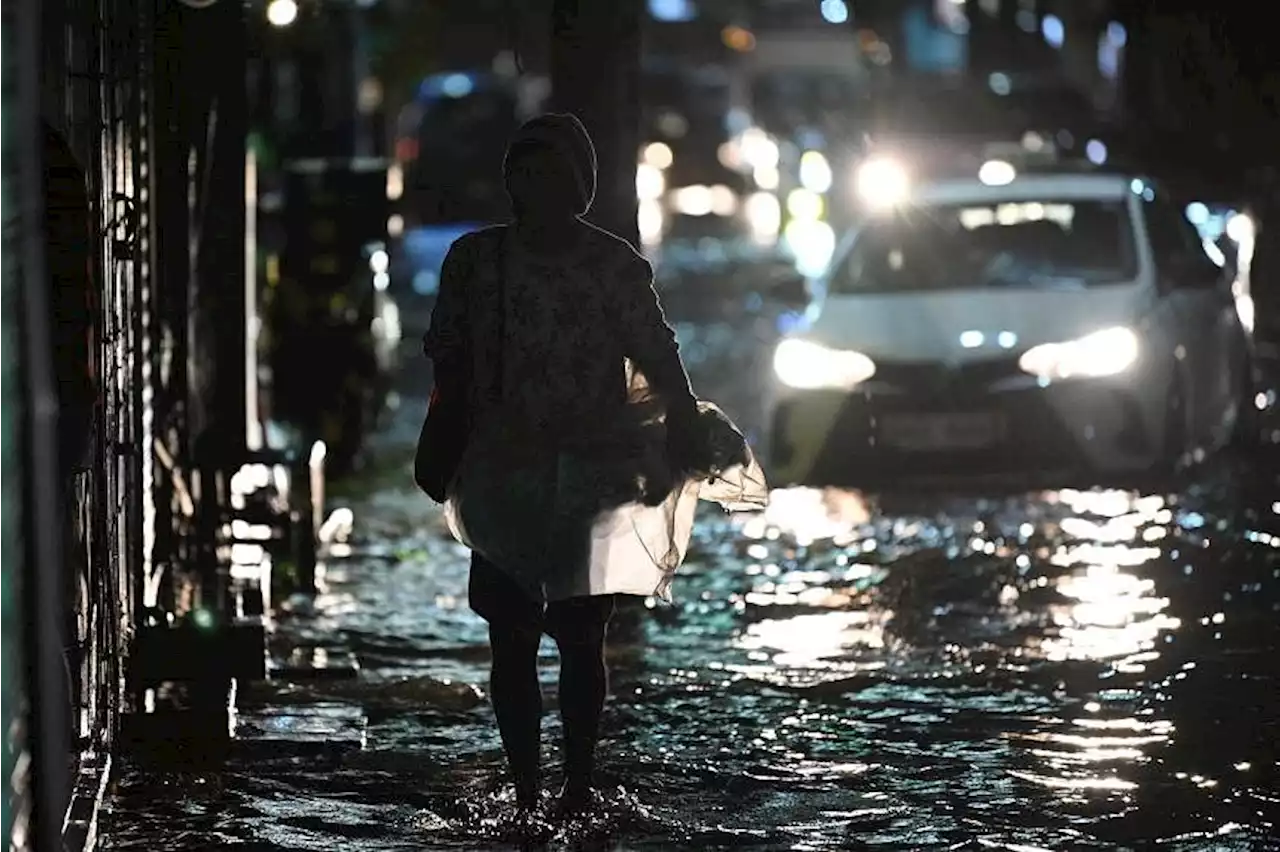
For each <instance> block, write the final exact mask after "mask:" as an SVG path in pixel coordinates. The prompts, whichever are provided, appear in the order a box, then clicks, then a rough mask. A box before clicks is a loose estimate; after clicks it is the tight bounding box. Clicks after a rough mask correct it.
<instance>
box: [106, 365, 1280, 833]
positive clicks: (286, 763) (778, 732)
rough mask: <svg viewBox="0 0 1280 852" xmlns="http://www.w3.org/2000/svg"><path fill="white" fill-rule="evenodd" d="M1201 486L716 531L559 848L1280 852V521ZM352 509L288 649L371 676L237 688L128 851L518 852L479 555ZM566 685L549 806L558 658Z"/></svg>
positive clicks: (691, 569)
mask: <svg viewBox="0 0 1280 852" xmlns="http://www.w3.org/2000/svg"><path fill="white" fill-rule="evenodd" d="M701 386H704V385H700V387H701ZM708 395H709V396H712V397H713V398H715V395H714V394H708ZM420 412H421V409H420V408H418V409H416V410H414V407H413V406H411V405H406V406H405V407H404V410H403V411H402V413H401V416H400V417H399V418H398V419H397V421H396V422H397V423H398V424H399V429H398V430H397V429H393V430H391V432H389V433H388V435H389V437H387V436H384V442H383V445H382V449H383V452H384V456H385V457H388V458H395V455H396V452H397V451H398V452H401V453H403V452H404V451H405V448H406V446H407V440H406V435H411V433H412V431H413V427H414V426H416V422H415V417H416V416H418V415H420ZM397 448H398V449H397ZM1251 477H1252V478H1251ZM1198 480H1199V481H1198V483H1197V484H1195V485H1192V486H1188V487H1187V488H1185V489H1182V490H1181V491H1180V492H1179V493H1177V494H1173V495H1165V494H1156V493H1149V494H1139V493H1131V492H1123V491H1088V492H1082V491H1069V490H1060V491H1050V492H1044V493H1035V494H1026V495H1021V496H1017V497H1012V498H1001V499H987V500H979V499H949V500H942V501H934V502H932V503H927V502H923V501H922V502H921V503H920V504H919V505H898V506H889V505H879V504H877V502H876V501H875V500H874V499H871V498H867V497H864V496H863V495H859V494H856V493H848V492H828V493H825V494H824V493H821V492H816V491H781V492H776V493H775V495H774V500H773V504H772V506H771V508H770V510H769V511H768V512H767V513H765V514H761V515H747V516H739V517H732V518H731V517H725V516H721V515H717V514H715V513H709V514H707V515H706V516H705V517H704V518H703V519H702V520H701V521H700V523H699V525H698V527H697V530H696V540H695V544H694V547H693V550H692V552H691V554H690V557H689V560H688V563H687V566H686V568H685V569H684V573H683V576H682V579H680V580H679V581H678V583H677V586H676V594H677V602H676V603H675V604H674V605H673V606H657V607H651V608H646V607H645V606H643V605H641V606H640V607H638V608H636V609H633V610H631V611H630V612H628V613H627V614H625V615H624V617H623V618H621V619H620V621H619V627H618V631H617V633H618V636H617V637H616V642H615V645H614V649H613V684H612V699H611V703H610V707H609V710H608V711H607V713H608V715H607V721H606V731H607V733H606V737H605V740H604V742H603V745H602V756H601V761H602V765H601V778H602V780H603V781H604V782H605V793H606V796H605V807H604V810H603V811H602V812H601V813H600V814H597V815H595V816H594V817H593V818H591V819H589V820H584V821H576V822H572V823H563V822H559V823H557V822H554V821H552V822H550V823H549V824H548V825H547V826H545V827H542V828H540V829H539V832H540V835H539V839H540V840H541V841H545V842H547V844H548V848H553V849H558V848H565V849H567V848H599V849H696V850H704V849H705V850H710V849H730V848H733V849H738V848H752V849H780V850H781V849H862V848H867V849H871V848H875V849H1006V850H1021V852H1029V850H1068V849H1070V850H1074V849H1129V848H1131V849H1142V848H1151V847H1156V846H1158V847H1159V848H1165V849H1170V850H1254V849H1268V848H1280V841H1277V840H1276V838H1277V837H1280V825H1277V820H1278V819H1280V783H1278V779H1277V770H1276V765H1277V746H1276V743H1277V742H1280V700H1277V696H1280V682H1278V681H1280V662H1278V661H1280V514H1278V513H1280V503H1277V502H1273V501H1277V500H1280V490H1278V489H1277V488H1275V487H1274V482H1273V481H1272V482H1271V483H1267V482H1262V481H1260V480H1259V479H1258V478H1257V476H1256V473H1254V474H1249V475H1247V472H1246V471H1244V470H1242V469H1241V468H1240V467H1239V466H1234V465H1231V464H1227V463H1223V464H1221V465H1217V466H1211V467H1210V468H1209V469H1208V470H1206V471H1205V472H1203V473H1202V474H1201V475H1200V476H1199V478H1198ZM335 502H336V501H335ZM343 503H344V504H345V505H347V506H349V507H350V508H351V510H352V513H351V518H352V521H353V523H352V527H351V531H350V535H349V536H348V537H345V538H346V540H345V541H341V540H340V541H338V543H337V544H336V546H334V547H333V548H332V549H331V552H330V555H329V557H328V559H327V560H326V562H325V565H324V570H323V577H322V585H323V588H322V591H321V593H320V594H319V596H318V597H317V598H316V599H315V601H314V605H308V604H305V603H303V602H297V605H296V606H295V607H294V611H293V612H289V613H284V614H282V615H281V616H280V619H279V625H278V628H279V636H278V638H277V639H276V641H275V642H274V643H273V647H275V648H277V649H279V648H283V647H286V646H289V645H290V644H292V645H294V646H299V647H302V648H304V649H306V648H311V647H313V646H314V647H319V648H320V649H321V653H324V654H326V655H330V656H338V655H340V654H341V653H343V652H350V653H351V654H353V655H354V657H355V659H357V660H358V661H359V666H360V669H359V673H358V676H357V677H355V678H351V679H345V680H344V679H310V680H288V681H283V682H268V683H260V684H241V685H239V687H238V697H239V706H240V711H239V723H238V729H237V737H239V738H240V740H241V743H240V745H241V746H242V748H240V749H238V750H237V751H234V752H233V753H232V757H231V759H230V760H229V761H228V762H227V763H226V764H225V765H224V766H222V767H220V768H217V769H216V770H209V769H202V770H191V771H186V772H157V771H154V770H146V771H144V770H142V769H140V768H137V767H130V768H126V770H125V772H124V774H123V777H122V779H121V781H120V782H119V783H118V784H117V787H116V794H115V796H114V798H113V800H112V803H111V812H110V813H109V815H108V818H107V821H106V824H105V826H104V828H105V831H106V834H107V836H108V842H107V846H108V848H112V849H148V850H159V849H171V848H210V847H219V846H222V845H228V846H230V845H237V846H238V847H239V848H253V849H276V850H304V849H305V850H318V849H326V850H327V849H342V850H384V849H385V850H391V849H417V850H430V849H500V848H514V845H513V844H515V843H516V838H517V835H516V834H515V833H514V830H515V827H514V825H513V823H512V820H511V816H512V811H513V806H512V803H511V798H510V793H509V791H508V790H507V789H506V788H505V786H504V785H503V783H502V782H503V779H502V777H501V771H502V763H503V761H502V755H501V750H500V745H499V741H498V737H497V733H496V730H495V728H494V725H493V717H492V713H491V711H490V709H489V707H488V705H487V703H486V702H485V701H484V689H485V685H486V678H487V663H488V653H487V642H486V633H485V629H484V625H483V624H482V622H480V621H479V620H478V619H477V618H476V617H475V616H474V615H472V614H471V612H470V611H469V610H468V609H467V607H466V599H465V580H466V560H465V554H464V552H463V551H462V550H461V548H460V547H458V546H457V545H455V544H453V543H451V542H450V541H449V540H448V539H447V537H446V535H445V533H444V530H443V526H442V524H441V522H440V519H439V516H438V514H437V513H436V512H435V511H434V509H433V508H432V507H431V506H430V504H429V502H428V501H427V500H426V498H424V497H421V496H419V495H417V494H416V493H414V492H413V491H412V490H411V489H410V488H407V487H405V484H404V481H403V478H402V477H400V476H399V474H398V473H397V468H396V467H395V466H394V465H392V466H391V468H390V469H389V470H386V469H384V470H383V472H382V474H380V475H379V476H375V477H374V481H373V483H372V484H369V483H366V485H365V486H364V487H363V488H362V489H361V490H360V491H358V492H353V493H352V494H351V495H350V496H348V497H347V498H346V499H345V500H344V501H343ZM342 532H343V531H342V530H339V533H342ZM342 538H344V536H342V535H341V534H340V535H339V539H342ZM544 662H545V665H544V668H543V679H544V684H545V687H546V695H547V698H548V700H547V706H548V711H549V712H548V714H547V719H546V724H545V728H544V750H545V756H546V762H547V767H548V774H549V776H550V777H549V778H548V786H549V787H553V784H554V781H555V776H556V772H557V769H558V755H557V750H556V744H557V742H558V736H559V723H558V720H557V718H556V715H555V712H554V710H555V691H556V682H555V675H556V671H555V651H554V646H553V645H551V644H550V643H549V642H548V643H547V644H546V645H545V646H544ZM535 833H537V832H535Z"/></svg>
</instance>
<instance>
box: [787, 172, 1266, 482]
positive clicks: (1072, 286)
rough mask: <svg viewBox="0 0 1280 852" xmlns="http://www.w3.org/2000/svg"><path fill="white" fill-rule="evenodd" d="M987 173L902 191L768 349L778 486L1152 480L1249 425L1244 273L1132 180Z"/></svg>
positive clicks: (1164, 199)
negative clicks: (1238, 277)
mask: <svg viewBox="0 0 1280 852" xmlns="http://www.w3.org/2000/svg"><path fill="white" fill-rule="evenodd" d="M997 172H998V174H997ZM979 174H980V175H981V178H976V177H972V176H971V177H967V178H963V179H958V180H948V181H938V182H933V183H925V184H922V185H919V186H916V187H914V188H906V187H905V186H904V187H903V193H904V194H903V196H902V198H901V199H900V203H898V204H888V203H885V204H883V206H882V207H881V208H880V211H879V212H878V213H872V214H871V215H869V216H868V217H867V218H866V219H865V220H864V221H863V222H862V223H861V224H860V225H859V226H858V227H857V228H855V229H854V231H853V233H852V234H851V235H850V237H849V238H848V239H847V240H846V241H845V243H844V244H843V245H842V247H841V249H840V250H839V252H838V253H837V256H836V260H835V262H834V264H833V265H832V267H831V271H830V272H829V274H828V275H827V276H826V278H825V281H824V282H823V283H824V287H823V290H824V293H825V295H824V297H823V298H822V301H821V303H820V305H819V306H818V307H817V311H816V313H817V316H816V319H815V320H814V322H813V324H812V326H811V327H810V328H809V329H807V330H806V331H805V332H804V334H803V336H797V337H793V338H790V339H785V340H783V341H782V342H781V343H780V344H779V346H778V349H777V350H776V353H775V358H774V367H775V371H776V374H777V378H778V402H777V407H776V409H775V411H774V416H773V436H772V452H771V454H770V461H771V462H772V465H773V469H772V471H771V472H772V475H773V477H774V478H775V479H779V480H782V481H786V482H797V483H803V484H863V483H864V482H867V481H874V480H878V479H882V478H883V477H892V478H897V477H899V476H904V475H910V474H912V473H916V474H935V473H944V474H959V475H967V474H992V473H996V474H1019V475H1020V474H1024V473H1027V472H1029V471H1043V472H1049V471H1054V472H1057V471H1059V470H1062V471H1075V472H1081V471H1083V472H1088V473H1091V474H1100V475H1111V474H1123V473H1131V472H1136V471H1148V470H1152V469H1161V468H1165V467H1167V466H1168V465H1171V464H1176V463H1177V462H1178V461H1180V460H1182V459H1183V458H1184V457H1185V456H1186V454H1187V453H1188V452H1190V451H1193V450H1196V449H1213V448H1216V447H1220V446H1222V445H1223V444H1224V443H1226V442H1227V441H1228V440H1229V439H1230V437H1231V436H1232V433H1233V430H1234V429H1235V428H1236V426H1237V424H1238V423H1240V422H1242V421H1244V420H1246V419H1247V417H1248V414H1249V413H1250V412H1251V411H1252V405H1251V400H1252V393H1251V387H1252V385H1251V355H1250V340H1249V334H1248V331H1247V328H1246V325H1245V323H1243V322H1242V319H1241V313H1240V309H1239V307H1238V306H1237V303H1236V299H1235V292H1236V291H1235V290H1233V283H1234V280H1235V271H1234V269H1233V268H1232V267H1231V265H1230V264H1228V263H1227V262H1226V261H1225V258H1223V257H1222V256H1221V254H1220V253H1218V254H1217V255H1214V256H1212V257H1211V255H1213V252H1211V251H1206V248H1205V245H1204V243H1203V242H1202V241H1201V238H1200V237H1199V235H1198V234H1197V233H1196V231H1195V229H1194V228H1193V227H1192V226H1191V225H1190V223H1189V222H1188V221H1187V219H1186V217H1185V215H1184V212H1183V211H1184V207H1185V205H1182V204H1179V203H1178V202H1177V201H1176V200H1175V199H1173V198H1171V197H1169V196H1168V195H1166V194H1165V193H1164V192H1163V191H1162V190H1161V189H1160V188H1159V187H1158V186H1157V185H1156V184H1154V183H1152V182H1151V181H1147V180H1144V179H1141V178H1136V177H1131V176H1128V175H1121V174H1078V173H1065V174H1052V173H1041V174H1025V175H1018V174H1016V171H1015V169H1014V167H1013V166H1012V165H1011V164H1009V163H1007V162H1002V161H989V162H988V163H986V164H984V165H983V167H982V168H981V169H980V172H979ZM882 201H884V199H882Z"/></svg>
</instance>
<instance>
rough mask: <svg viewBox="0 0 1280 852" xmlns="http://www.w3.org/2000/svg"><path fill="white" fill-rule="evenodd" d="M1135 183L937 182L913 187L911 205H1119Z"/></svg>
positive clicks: (1123, 178) (1079, 177)
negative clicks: (1087, 201) (1074, 202)
mask: <svg viewBox="0 0 1280 852" xmlns="http://www.w3.org/2000/svg"><path fill="white" fill-rule="evenodd" d="M1134 180H1135V178H1133V177H1132V176H1129V175H1122V174H1115V173H1111V174H1080V173H1074V174H1034V173H1033V174H1021V175H1018V176H1017V177H1015V178H1014V179H1013V180H1012V181H1010V182H1009V183H1007V184H1005V185H1003V186H989V185H987V184H984V183H982V182H981V181H980V180H978V179H977V178H958V179H947V180H935V181H929V182H927V183H921V184H917V185H916V186H915V187H913V188H912V190H911V193H910V201H911V202H913V203H916V204H963V203H966V202H969V203H975V204H990V203H999V202H1001V201H1044V200H1049V199H1054V200H1059V199H1061V200H1064V201H1065V200H1073V199H1079V200H1085V199H1091V198H1092V199H1097V200H1099V201H1117V200H1120V199H1122V198H1125V197H1127V196H1128V195H1129V194H1131V193H1132V192H1133V191H1134V190H1133V184H1134ZM1139 191H1141V188H1139Z"/></svg>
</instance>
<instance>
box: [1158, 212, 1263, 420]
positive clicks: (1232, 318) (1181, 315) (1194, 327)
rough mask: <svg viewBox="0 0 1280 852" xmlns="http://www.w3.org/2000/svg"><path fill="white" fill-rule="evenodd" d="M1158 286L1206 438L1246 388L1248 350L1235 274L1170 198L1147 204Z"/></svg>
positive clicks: (1194, 412)
mask: <svg viewBox="0 0 1280 852" xmlns="http://www.w3.org/2000/svg"><path fill="white" fill-rule="evenodd" d="M1144 209H1145V214H1146V222H1147V232H1148V235H1149V237H1150V240H1151V249H1152V256H1153V260H1154V261H1155V267H1156V276H1157V279H1156V280H1157V282H1158V286H1159V287H1160V289H1161V293H1162V297H1163V298H1164V299H1166V300H1168V302H1169V304H1170V307H1171V308H1172V311H1171V312H1170V315H1171V316H1172V317H1173V319H1174V321H1175V323H1176V324H1177V328H1176V330H1175V331H1174V337H1175V339H1177V340H1178V341H1179V344H1178V348H1177V349H1176V350H1175V357H1179V360H1181V362H1182V364H1183V370H1184V373H1183V375H1184V376H1185V378H1186V381H1187V387H1186V391H1187V399H1186V402H1187V404H1188V406H1189V410H1190V418H1189V422H1188V425H1189V426H1190V428H1191V429H1192V430H1193V434H1194V435H1195V436H1196V437H1198V438H1202V437H1205V436H1207V435H1208V434H1209V431H1210V430H1212V429H1213V428H1215V427H1217V426H1218V425H1220V424H1221V423H1222V422H1223V419H1224V417H1225V412H1226V411H1227V409H1228V408H1229V407H1230V406H1231V405H1232V403H1233V402H1234V401H1235V399H1236V397H1237V395H1238V390H1239V388H1240V379H1239V375H1240V374H1239V370H1240V369H1241V368H1242V366H1243V365H1242V361H1243V357H1242V356H1243V351H1242V348H1241V341H1242V338H1241V330H1240V322H1239V315H1238V314H1237V312H1236V307H1235V301H1234V299H1233V297H1232V293H1231V274H1230V272H1229V270H1228V269H1227V268H1226V267H1224V266H1219V265H1218V264H1217V263H1215V262H1214V261H1213V260H1212V259H1211V258H1210V257H1209V255H1208V253H1207V252H1206V251H1205V248H1204V245H1203V242H1202V241H1201V238H1200V235H1199V233H1198V232H1197V231H1196V229H1195V227H1194V226H1192V225H1191V223H1190V222H1189V221H1187V219H1186V217H1185V216H1184V215H1183V207H1182V205H1180V204H1179V203H1177V202H1176V201H1175V200H1174V199H1172V198H1171V197H1170V196H1169V195H1167V194H1162V193H1159V192H1157V193H1155V194H1154V195H1152V196H1150V197H1147V198H1146V199H1145V203H1144Z"/></svg>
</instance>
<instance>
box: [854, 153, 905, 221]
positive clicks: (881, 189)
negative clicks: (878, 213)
mask: <svg viewBox="0 0 1280 852" xmlns="http://www.w3.org/2000/svg"><path fill="white" fill-rule="evenodd" d="M855 181H856V184H857V190H858V196H859V197H860V198H862V200H863V201H864V202H865V203H866V204H868V205H869V206H871V207H873V208H876V209H884V208H887V207H892V206H894V205H895V204H899V203H901V202H902V201H904V200H905V199H906V197H907V190H908V187H909V185H910V179H909V178H908V177H907V170H906V169H904V168H903V167H902V165H901V164H900V163H897V162H895V161H893V160H889V159H882V158H877V159H874V160H867V161H866V162H865V163H863V164H862V165H861V166H859V167H858V171H857V174H856V176H855Z"/></svg>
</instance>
